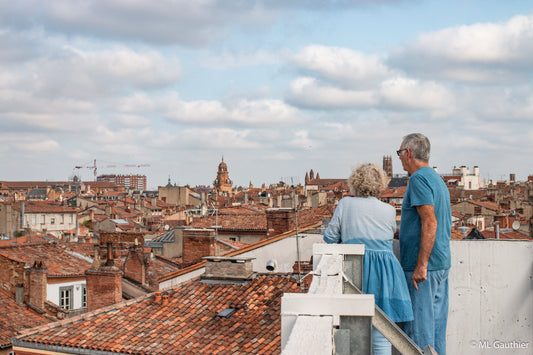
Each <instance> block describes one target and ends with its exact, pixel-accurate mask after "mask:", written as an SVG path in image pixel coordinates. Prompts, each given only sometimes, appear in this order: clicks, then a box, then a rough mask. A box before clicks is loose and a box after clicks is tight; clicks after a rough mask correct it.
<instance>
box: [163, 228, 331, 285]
mask: <svg viewBox="0 0 533 355" xmlns="http://www.w3.org/2000/svg"><path fill="white" fill-rule="evenodd" d="M298 243H299V245H300V260H302V261H309V259H310V258H311V256H312V255H313V244H315V243H323V240H322V235H319V234H300V235H299V237H298ZM296 249H297V248H296V237H295V236H291V237H287V238H284V239H282V240H279V241H277V242H272V243H269V244H267V245H265V246H262V247H260V248H257V249H254V250H252V251H249V252H247V253H243V254H240V255H239V257H250V258H255V260H253V261H252V262H253V269H254V271H255V272H262V273H264V272H269V271H268V270H267V269H266V264H267V262H268V261H269V260H272V259H275V260H276V261H277V265H278V268H277V270H276V271H275V272H292V266H293V265H294V262H295V261H296V260H297V252H296ZM204 272H205V268H200V269H198V270H194V271H192V272H189V273H187V274H185V275H181V276H178V277H175V278H173V279H170V280H167V281H163V282H161V283H160V284H159V289H160V290H164V289H166V288H169V287H173V286H176V285H179V284H180V283H182V282H185V281H188V280H190V279H192V278H195V277H198V276H200V275H201V274H203V273H204Z"/></svg>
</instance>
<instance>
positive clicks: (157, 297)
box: [154, 292, 161, 303]
mask: <svg viewBox="0 0 533 355" xmlns="http://www.w3.org/2000/svg"><path fill="white" fill-rule="evenodd" d="M159 302H161V292H156V293H155V294H154V303H159Z"/></svg>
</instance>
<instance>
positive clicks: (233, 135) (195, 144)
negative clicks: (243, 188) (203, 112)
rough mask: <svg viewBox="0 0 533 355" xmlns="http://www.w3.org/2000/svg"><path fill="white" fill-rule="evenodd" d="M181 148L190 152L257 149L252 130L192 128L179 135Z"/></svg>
mask: <svg viewBox="0 0 533 355" xmlns="http://www.w3.org/2000/svg"><path fill="white" fill-rule="evenodd" d="M178 139H179V142H178V144H179V146H181V147H183V148H185V147H186V148H187V149H190V150H194V149H200V150H201V149H217V150H220V151H221V152H222V151H223V150H225V149H228V150H229V149H257V148H259V147H260V144H259V143H257V142H256V141H255V140H254V138H253V136H252V131H251V130H235V129H229V128H203V129H202V128H190V129H185V130H183V131H181V132H180V133H179V136H178Z"/></svg>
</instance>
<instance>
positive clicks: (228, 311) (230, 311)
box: [217, 308, 236, 318]
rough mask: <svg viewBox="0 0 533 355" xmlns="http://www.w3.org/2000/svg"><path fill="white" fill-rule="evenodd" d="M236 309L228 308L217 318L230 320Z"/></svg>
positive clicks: (218, 314)
mask: <svg viewBox="0 0 533 355" xmlns="http://www.w3.org/2000/svg"><path fill="white" fill-rule="evenodd" d="M235 311H236V309H235V308H226V309H225V310H223V311H221V312H219V313H217V317H220V318H229V317H230V316H231V315H232V314H233V313H235Z"/></svg>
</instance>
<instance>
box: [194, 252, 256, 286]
mask: <svg viewBox="0 0 533 355" xmlns="http://www.w3.org/2000/svg"><path fill="white" fill-rule="evenodd" d="M204 259H205V260H206V263H205V273H204V274H203V275H202V276H201V279H202V280H203V281H204V282H207V283H235V282H243V281H244V282H246V281H249V280H251V279H253V278H254V276H255V273H254V271H253V263H252V260H254V259H255V258H243V257H224V256H206V257H204Z"/></svg>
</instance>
